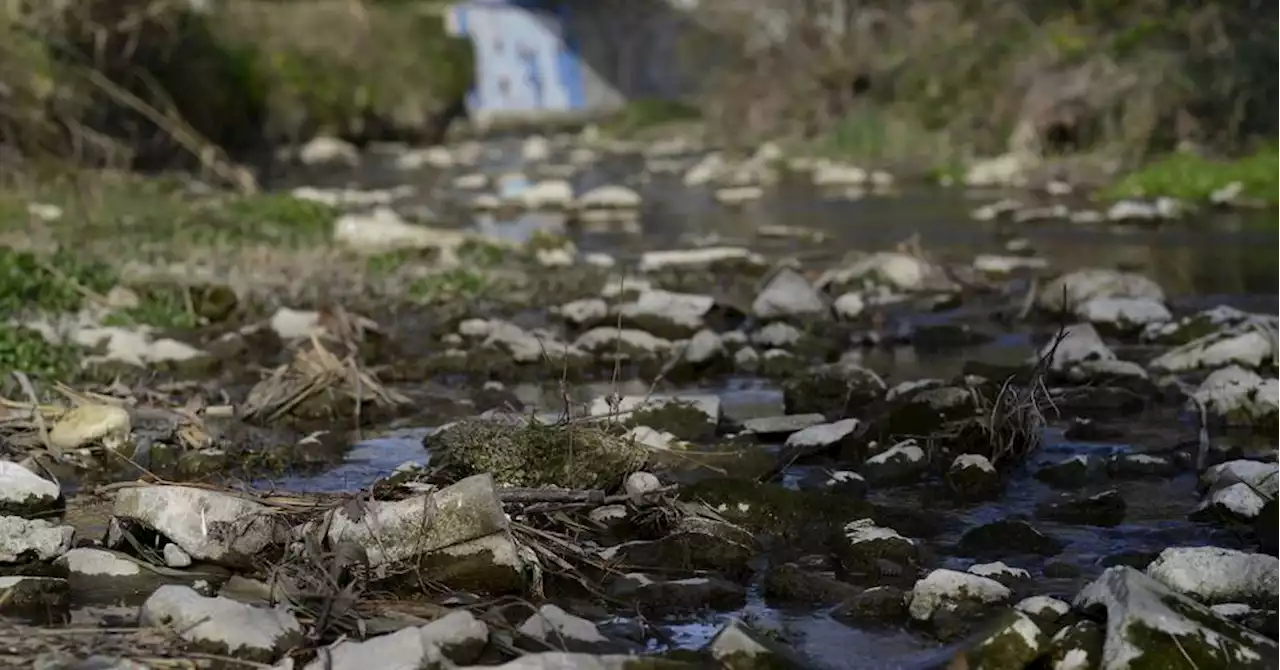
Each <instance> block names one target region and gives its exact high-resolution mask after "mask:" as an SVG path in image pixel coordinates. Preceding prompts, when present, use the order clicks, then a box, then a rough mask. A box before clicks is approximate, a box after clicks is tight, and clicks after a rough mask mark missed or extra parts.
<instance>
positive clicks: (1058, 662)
mask: <svg viewBox="0 0 1280 670" xmlns="http://www.w3.org/2000/svg"><path fill="white" fill-rule="evenodd" d="M1103 640H1104V634H1103V630H1102V626H1099V625H1098V624H1097V623H1095V622H1093V621H1079V622H1077V623H1074V624H1072V625H1070V626H1067V627H1066V628H1063V629H1062V630H1060V631H1058V633H1057V634H1056V635H1054V636H1053V639H1051V640H1050V641H1049V647H1048V649H1047V650H1046V653H1045V659H1046V661H1047V667H1048V668H1050V670H1088V669H1090V668H1101V667H1102V645H1103ZM1118 667H1124V666H1118Z"/></svg>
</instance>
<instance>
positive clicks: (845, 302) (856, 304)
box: [832, 292, 867, 319]
mask: <svg viewBox="0 0 1280 670" xmlns="http://www.w3.org/2000/svg"><path fill="white" fill-rule="evenodd" d="M832 307H833V308H834V309H835V310H836V314H837V315H838V316H839V317H840V318H842V319H856V318H858V317H859V316H861V315H862V312H863V310H865V309H866V307H867V303H866V301H865V300H863V299H862V294H861V293H855V292H850V293H845V294H843V295H841V296H840V297H839V298H836V300H835V303H833V304H832Z"/></svg>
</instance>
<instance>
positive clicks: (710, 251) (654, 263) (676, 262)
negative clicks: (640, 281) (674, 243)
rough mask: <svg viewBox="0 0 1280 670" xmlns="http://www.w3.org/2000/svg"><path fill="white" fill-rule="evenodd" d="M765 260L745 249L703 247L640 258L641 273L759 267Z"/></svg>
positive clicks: (662, 252) (655, 253)
mask: <svg viewBox="0 0 1280 670" xmlns="http://www.w3.org/2000/svg"><path fill="white" fill-rule="evenodd" d="M763 262H764V258H763V257H761V256H760V255H759V254H756V253H753V252H752V251H751V250H750V249H747V248H745V247H703V248H701V249H679V250H673V251H646V252H645V253H644V254H642V255H641V256H640V263H639V269H640V271H641V272H657V271H659V270H668V269H688V268H707V269H711V268H726V269H731V268H733V267H734V266H738V267H742V266H748V267H750V266H759V265H761V264H762V263H763Z"/></svg>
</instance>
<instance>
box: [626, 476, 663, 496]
mask: <svg viewBox="0 0 1280 670" xmlns="http://www.w3.org/2000/svg"><path fill="white" fill-rule="evenodd" d="M622 488H623V490H624V491H626V492H627V495H630V496H636V497H638V496H642V495H644V494H646V493H650V492H652V491H657V490H658V489H660V488H662V481H661V480H659V479H658V478H657V477H656V476H655V475H654V474H653V473H650V472H633V473H631V474H629V475H627V480H626V482H624V483H623V486H622Z"/></svg>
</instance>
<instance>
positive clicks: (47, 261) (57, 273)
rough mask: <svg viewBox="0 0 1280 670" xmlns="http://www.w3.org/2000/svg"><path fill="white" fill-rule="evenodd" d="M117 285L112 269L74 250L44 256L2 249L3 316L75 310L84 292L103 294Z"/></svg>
mask: <svg viewBox="0 0 1280 670" xmlns="http://www.w3.org/2000/svg"><path fill="white" fill-rule="evenodd" d="M115 282H116V274H115V272H114V271H113V270H112V269H111V267H110V266H108V265H106V264H104V263H98V262H93V261H84V260H81V259H80V258H79V257H78V256H77V255H76V254H75V253H72V252H71V251H66V250H63V251H58V252H57V253H54V254H49V255H40V254H36V253H34V252H31V251H18V250H16V249H12V248H9V247H0V314H6V315H16V314H22V313H24V312H30V311H42V312H71V311H75V310H76V309H78V308H79V307H80V302H81V300H82V299H83V298H84V295H85V294H84V291H86V290H87V291H92V292H94V293H97V294H102V293H105V292H106V291H108V290H110V289H111V287H112V286H114V285H115Z"/></svg>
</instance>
